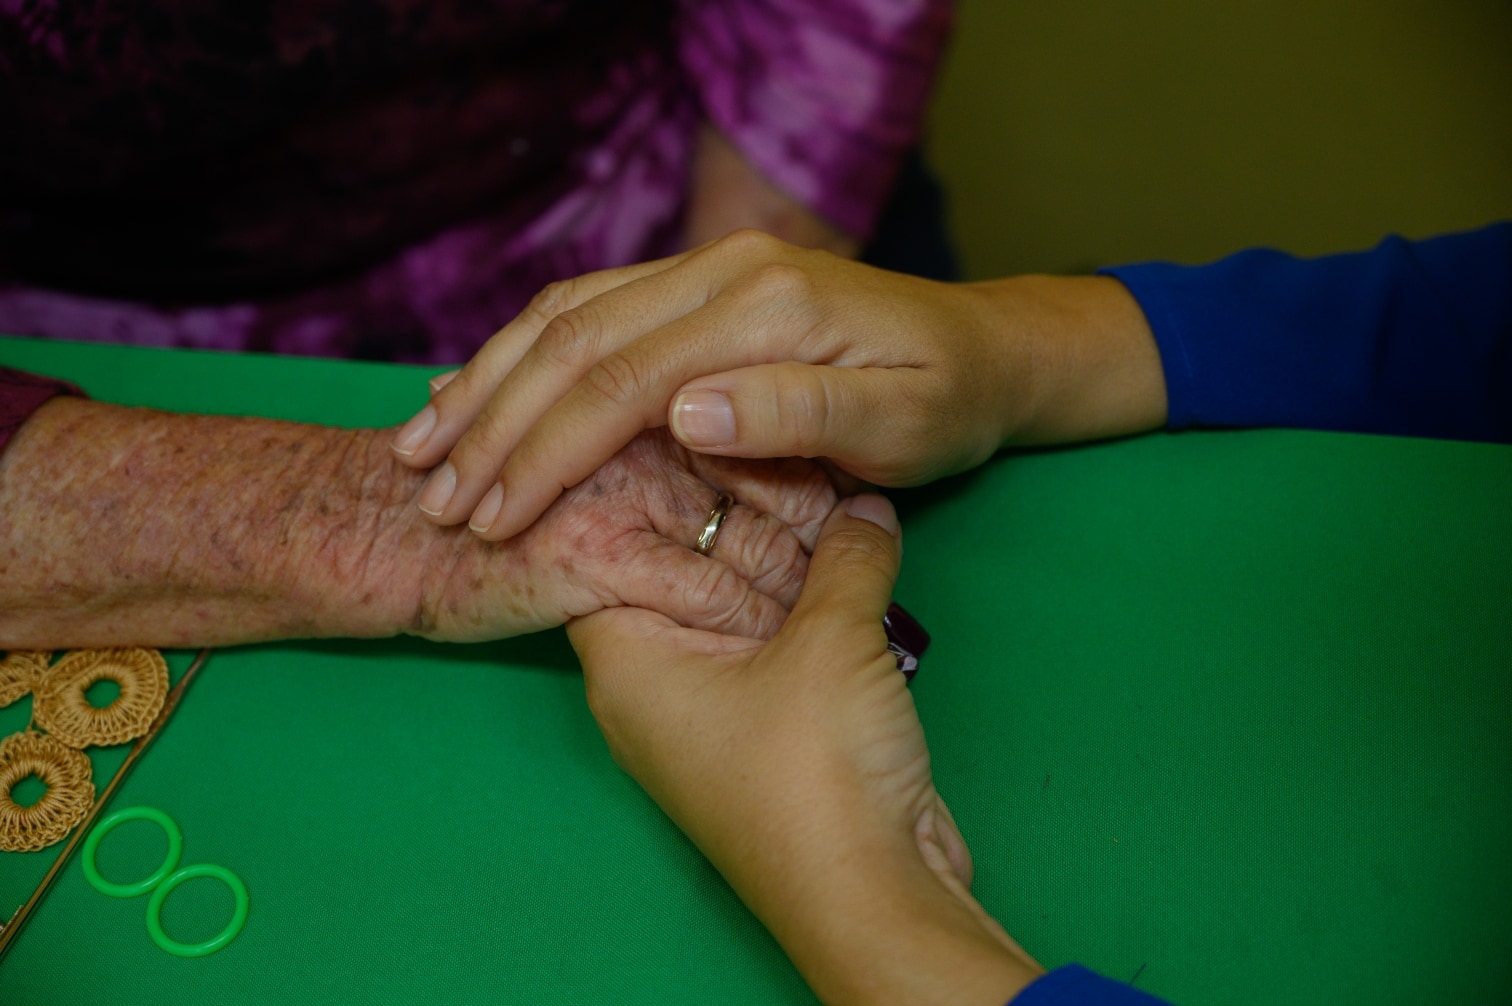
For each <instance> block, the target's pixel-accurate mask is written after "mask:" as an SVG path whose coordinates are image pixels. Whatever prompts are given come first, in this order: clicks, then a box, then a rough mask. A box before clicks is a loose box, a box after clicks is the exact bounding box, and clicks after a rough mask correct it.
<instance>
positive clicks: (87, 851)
mask: <svg viewBox="0 0 1512 1006" xmlns="http://www.w3.org/2000/svg"><path fill="white" fill-rule="evenodd" d="M137 820H143V821H155V822H157V825H158V827H160V828H162V829H163V832H164V833H165V834H166V835H167V836H168V855H167V857H166V858H165V859H164V860H163V865H162V866H159V867H158V868H157V869H156V870H154V871H152V873H150V874H148V875H147V876H146V877H144V878H142V879H141V880H138V881H137V882H136V883H134V884H114V883H111V882H110V881H108V880H106V879H105V878H104V877H102V876H100V871H99V869H98V868H97V867H96V866H95V850H96V849H98V848H99V847H100V839H102V838H104V837H105V836H106V835H107V834H108V833H109V832H110V831H111V829H113V828H115V827H116V825H119V824H125V823H126V822H127V821H137ZM183 851H184V835H183V832H181V831H179V826H178V825H176V824H174V823H173V818H171V817H169V816H168V815H167V814H164V813H163V812H162V811H160V810H158V809H157V808H156V807H123V808H121V809H120V810H118V811H116V812H115V813H113V814H110V815H109V816H107V817H106V818H105V820H103V821H101V822H100V823H99V825H98V826H96V828H95V830H94V831H91V832H90V833H89V837H88V838H87V839H85V840H84V878H85V879H86V880H88V881H89V885H90V886H91V887H93V888H94V889H95V890H97V891H99V892H100V893H101V894H108V895H110V896H111V897H112V898H134V897H136V896H137V895H138V894H146V893H147V892H148V891H150V890H152V889H153V888H154V887H156V886H157V885H158V884H159V883H160V882H161V881H162V879H163V878H164V877H166V876H168V874H170V873H172V872H173V868H174V867H175V866H177V865H178V861H179V855H180V854H181V853H182V852H183Z"/></svg>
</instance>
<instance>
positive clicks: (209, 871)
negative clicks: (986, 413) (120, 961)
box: [147, 863, 251, 957]
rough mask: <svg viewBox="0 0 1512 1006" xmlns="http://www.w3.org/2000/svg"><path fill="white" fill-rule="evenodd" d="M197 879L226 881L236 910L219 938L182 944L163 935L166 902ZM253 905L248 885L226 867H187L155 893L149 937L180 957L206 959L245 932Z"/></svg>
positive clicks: (149, 911)
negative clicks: (178, 890)
mask: <svg viewBox="0 0 1512 1006" xmlns="http://www.w3.org/2000/svg"><path fill="white" fill-rule="evenodd" d="M195 877H214V878H215V879H217V880H221V881H224V882H225V884H226V886H227V887H229V888H231V895H232V897H234V898H235V899H236V909H235V910H234V911H233V912H232V913H231V921H230V922H228V923H226V928H225V929H222V930H221V931H220V933H219V934H217V935H215V936H212V937H210V938H209V939H208V940H206V941H205V942H203V943H180V942H179V941H178V940H175V939H173V938H172V937H170V936H169V935H168V934H167V933H165V932H163V901H164V900H165V899H166V898H167V897H168V892H169V891H171V890H173V889H174V888H175V887H177V886H178V885H180V884H182V883H183V882H184V881H186V880H193V879H194V878H195ZM250 905H251V900H250V899H249V898H248V897H247V885H246V884H244V883H242V879H241V878H240V877H238V876H237V875H236V874H234V873H232V872H231V871H230V870H228V869H226V868H225V867H224V866H216V865H215V864H214V863H198V864H196V865H194V866H186V867H184V868H183V869H182V870H179V871H178V872H177V873H175V874H173V876H171V877H169V878H168V879H167V880H165V881H163V883H162V884H161V885H160V886H159V887H158V889H157V890H155V891H153V892H152V900H151V901H148V902H147V935H149V936H151V937H152V942H153V943H156V944H157V945H158V946H160V947H162V948H163V949H164V950H166V951H168V952H169V953H170V954H173V955H175V956H177V957H204V956H205V955H206V954H213V953H215V952H216V951H217V950H219V949H220V948H221V947H224V946H225V945H226V944H227V943H230V942H231V941H232V940H234V939H236V934H237V933H239V932H241V931H242V926H244V925H246V922H247V908H248V907H249V906H250Z"/></svg>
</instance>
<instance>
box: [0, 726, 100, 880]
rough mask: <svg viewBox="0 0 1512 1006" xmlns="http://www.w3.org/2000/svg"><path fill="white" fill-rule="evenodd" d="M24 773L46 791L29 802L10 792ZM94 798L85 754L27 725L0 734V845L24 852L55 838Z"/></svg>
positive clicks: (80, 816) (79, 818)
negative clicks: (21, 801)
mask: <svg viewBox="0 0 1512 1006" xmlns="http://www.w3.org/2000/svg"><path fill="white" fill-rule="evenodd" d="M29 775H34V776H36V777H37V778H38V779H40V780H42V783H43V784H44V785H45V786H46V787H47V792H46V793H43V794H42V799H40V800H38V801H37V802H36V803H34V804H32V805H31V806H30V807H23V806H21V805H20V804H18V803H16V801H15V800H14V799H12V797H11V789H12V788H13V787H14V786H15V785H16V783H18V782H20V781H21V780H22V779H25V778H26V777H27V776H29ZM93 804H94V783H93V782H91V781H90V778H89V756H88V755H86V754H84V752H82V751H75V750H74V749H73V748H71V747H69V746H68V745H66V744H64V743H63V742H61V741H58V740H55V739H53V738H52V737H48V736H46V735H45V734H39V733H37V732H36V731H35V730H27V731H24V732H22V733H19V734H11V735H10V736H9V737H7V738H5V739H4V740H0V849H3V850H5V851H7V852H30V851H33V850H36V849H44V848H46V847H47V846H49V845H52V844H53V843H54V842H57V841H61V840H62V838H63V836H65V835H67V834H68V833H69V831H70V830H72V829H73V827H74V826H75V825H77V824H78V823H79V822H80V821H82V820H84V817H85V816H86V815H87V814H88V813H89V808H90V807H91V806H92V805H93Z"/></svg>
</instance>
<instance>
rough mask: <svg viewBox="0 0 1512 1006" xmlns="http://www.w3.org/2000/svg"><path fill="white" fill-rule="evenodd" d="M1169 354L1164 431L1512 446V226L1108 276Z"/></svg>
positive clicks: (1115, 271) (1165, 358)
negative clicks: (1316, 433) (1234, 430)
mask: <svg viewBox="0 0 1512 1006" xmlns="http://www.w3.org/2000/svg"><path fill="white" fill-rule="evenodd" d="M1103 272H1104V273H1106V274H1107V275H1111V276H1115V277H1117V278H1118V279H1119V280H1120V281H1121V282H1122V283H1123V284H1124V285H1125V286H1126V287H1128V288H1129V290H1130V292H1132V293H1133V295H1134V298H1135V299H1136V300H1137V301H1139V305H1140V307H1141V308H1143V310H1144V313H1145V316H1146V317H1147V318H1148V319H1149V322H1150V327H1151V328H1152V329H1153V330H1154V332H1155V339H1156V342H1157V343H1158V344H1159V346H1160V357H1161V362H1162V364H1163V365H1164V367H1165V374H1166V389H1167V394H1168V399H1169V406H1170V408H1169V420H1168V425H1169V426H1170V427H1171V428H1173V429H1179V428H1182V427H1190V426H1294V427H1304V428H1310V429H1321V430H1350V431H1356V432H1363V433H1391V434H1399V435H1407V436H1427V437H1446V438H1454V439H1461V440H1493V441H1503V442H1512V223H1501V224H1497V225H1495V226H1492V227H1487V228H1485V229H1483V230H1478V231H1471V232H1468V233H1464V234H1451V235H1447V236H1445V237H1439V238H1432V239H1430V240H1427V241H1405V240H1403V239H1402V238H1399V237H1391V238H1387V239H1386V240H1385V241H1383V242H1381V244H1379V245H1378V246H1376V247H1375V248H1374V249H1372V250H1371V251H1368V252H1360V253H1356V254H1349V255H1331V256H1327V257H1324V258H1316V259H1299V258H1294V257H1292V256H1290V255H1284V254H1282V253H1280V252H1274V251H1264V250H1255V251H1246V252H1240V253H1239V254H1237V255H1233V256H1230V257H1229V258H1226V259H1223V260H1221V261H1219V262H1215V263H1213V264H1212V265H1205V266H1195V267H1193V266H1178V265H1172V264H1169V263H1163V262H1152V263H1147V264H1143V265H1130V266H1120V267H1117V268H1112V269H1106V270H1103Z"/></svg>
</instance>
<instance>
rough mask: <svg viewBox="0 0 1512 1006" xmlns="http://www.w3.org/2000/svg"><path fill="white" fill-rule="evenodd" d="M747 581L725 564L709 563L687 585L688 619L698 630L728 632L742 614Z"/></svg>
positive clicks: (685, 596)
mask: <svg viewBox="0 0 1512 1006" xmlns="http://www.w3.org/2000/svg"><path fill="white" fill-rule="evenodd" d="M745 588H746V584H745V581H744V580H742V579H741V577H740V574H738V573H736V572H735V570H734V569H732V568H731V567H729V566H726V565H725V564H724V563H718V562H716V563H707V564H705V566H704V569H703V571H702V572H701V573H699V574H698V575H697V576H696V577H694V578H693V579H692V580H691V581H689V582H688V586H687V590H686V593H685V595H684V601H685V606H686V612H687V617H688V619H689V620H690V622H691V623H692V624H693V626H694V627H695V628H699V629H707V630H709V631H712V632H723V631H725V630H726V629H728V628H729V627H730V626H731V625H732V624H734V622H735V620H736V619H737V618H738V617H739V615H740V603H741V600H742V598H743V597H744V596H745V593H746V589H745Z"/></svg>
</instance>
